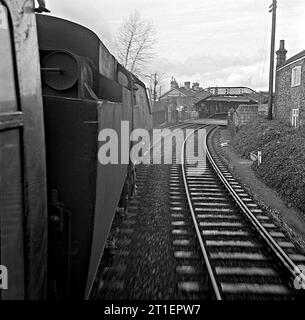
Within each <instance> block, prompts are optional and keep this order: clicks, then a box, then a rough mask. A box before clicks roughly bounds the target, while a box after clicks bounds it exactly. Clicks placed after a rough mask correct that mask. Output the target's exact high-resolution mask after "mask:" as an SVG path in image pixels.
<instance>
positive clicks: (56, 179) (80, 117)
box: [44, 96, 97, 298]
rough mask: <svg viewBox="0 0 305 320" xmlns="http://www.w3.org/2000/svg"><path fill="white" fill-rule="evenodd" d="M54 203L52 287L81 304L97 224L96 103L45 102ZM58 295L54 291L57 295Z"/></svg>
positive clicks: (51, 215) (51, 199) (54, 99)
mask: <svg viewBox="0 0 305 320" xmlns="http://www.w3.org/2000/svg"><path fill="white" fill-rule="evenodd" d="M44 111H45V130H46V146H47V168H48V197H49V219H50V232H49V286H50V288H52V287H54V286H55V283H56V287H57V290H58V292H50V293H51V294H52V295H56V294H57V295H59V296H61V295H64V297H65V298H69V297H70V294H72V296H73V297H78V298H81V292H84V288H85V280H86V275H87V272H88V264H87V263H84V262H85V261H89V256H90V248H91V237H92V229H93V220H94V203H95V189H96V153H97V124H96V120H97V111H96V103H95V102H93V101H86V100H78V99H77V100H76V99H62V98H57V97H50V96H46V97H44ZM51 291H52V289H51Z"/></svg>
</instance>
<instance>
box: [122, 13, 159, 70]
mask: <svg viewBox="0 0 305 320" xmlns="http://www.w3.org/2000/svg"><path fill="white" fill-rule="evenodd" d="M155 41H156V38H155V29H154V26H153V24H152V23H150V22H145V21H143V20H142V19H141V17H140V15H139V13H138V12H137V11H135V12H134V13H133V14H131V15H130V16H129V17H128V18H127V19H126V20H125V21H124V22H123V24H122V25H121V28H120V31H119V34H118V37H117V47H118V55H117V56H118V60H119V61H120V63H121V64H122V65H123V66H124V67H125V68H126V69H128V70H129V71H131V72H133V73H134V74H136V75H138V76H141V75H142V74H143V72H144V71H143V70H144V69H145V68H146V66H147V64H148V63H149V62H150V61H151V60H152V58H153V56H154V52H153V47H154V44H155Z"/></svg>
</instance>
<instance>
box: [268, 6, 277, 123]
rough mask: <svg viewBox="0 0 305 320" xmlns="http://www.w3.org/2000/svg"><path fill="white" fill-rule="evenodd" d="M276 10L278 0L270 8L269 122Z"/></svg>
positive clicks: (270, 117)
mask: <svg viewBox="0 0 305 320" xmlns="http://www.w3.org/2000/svg"><path fill="white" fill-rule="evenodd" d="M276 9H277V0H272V4H271V5H270V7H269V12H272V32H271V50H270V73H269V99H268V120H272V106H273V87H274V85H273V82H274V50H275V29H276Z"/></svg>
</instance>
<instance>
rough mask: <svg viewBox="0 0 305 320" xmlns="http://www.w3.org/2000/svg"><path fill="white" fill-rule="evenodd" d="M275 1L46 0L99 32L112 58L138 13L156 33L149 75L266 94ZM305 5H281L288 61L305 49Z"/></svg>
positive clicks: (289, 0)
mask: <svg viewBox="0 0 305 320" xmlns="http://www.w3.org/2000/svg"><path fill="white" fill-rule="evenodd" d="M271 3H272V1H271V0H154V1H149V0H113V1H110V0H104V1H103V0H64V1H63V0H47V7H48V8H49V9H50V10H51V11H52V15H55V16H58V17H62V18H66V19H69V20H73V21H74V22H77V23H80V24H83V25H85V26H87V27H89V28H90V29H92V30H93V31H95V32H96V33H97V34H98V35H99V37H100V38H101V40H102V41H103V42H104V43H105V45H106V46H107V47H108V49H109V50H110V51H111V52H113V53H114V50H115V47H114V46H115V36H116V34H117V31H118V28H119V27H120V24H121V23H122V21H123V20H124V19H125V18H126V17H127V16H129V15H130V14H131V13H132V12H133V11H134V10H135V9H137V10H138V12H139V13H140V15H141V17H142V18H143V19H145V20H148V21H152V22H153V23H154V25H155V28H156V30H157V38H158V42H157V45H156V52H157V56H156V58H155V61H154V62H153V65H152V67H151V72H155V71H157V72H166V75H167V79H166V81H165V83H164V86H163V90H165V89H168V85H167V83H168V81H169V79H170V77H171V76H174V77H175V78H176V79H177V81H178V82H179V83H180V84H183V83H184V81H191V82H195V81H198V82H200V85H201V86H203V87H208V86H216V85H218V86H222V85H226V86H227V85H228V86H248V87H251V88H253V89H257V90H260V89H263V90H265V89H267V82H268V71H269V66H268V63H269V62H268V59H269V50H270V49H269V47H270V35H271V13H269V12H268V7H269V5H270V4H271ZM304 32H305V1H304V0H278V17H277V37H276V38H277V40H276V48H278V46H279V40H280V39H285V41H286V49H287V50H288V57H290V56H292V55H294V54H296V53H298V52H300V51H302V50H305V35H304Z"/></svg>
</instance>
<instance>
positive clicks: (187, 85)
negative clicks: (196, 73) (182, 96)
mask: <svg viewBox="0 0 305 320" xmlns="http://www.w3.org/2000/svg"><path fill="white" fill-rule="evenodd" d="M184 88H185V89H188V90H190V89H191V83H190V82H189V81H187V82H184Z"/></svg>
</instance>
